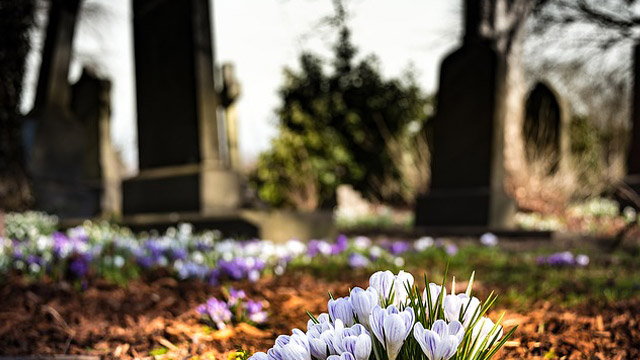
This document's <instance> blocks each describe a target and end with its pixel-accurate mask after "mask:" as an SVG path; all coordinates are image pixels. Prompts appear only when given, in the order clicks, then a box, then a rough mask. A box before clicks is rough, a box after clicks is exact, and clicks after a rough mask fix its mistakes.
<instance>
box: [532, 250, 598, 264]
mask: <svg viewBox="0 0 640 360" xmlns="http://www.w3.org/2000/svg"><path fill="white" fill-rule="evenodd" d="M536 262H537V263H538V265H548V266H556V267H563V266H577V267H584V266H587V265H589V256H587V255H584V254H578V255H573V253H571V252H570V251H562V252H557V253H554V254H551V255H548V256H538V258H537V259H536Z"/></svg>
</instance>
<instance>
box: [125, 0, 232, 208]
mask: <svg viewBox="0 0 640 360" xmlns="http://www.w3.org/2000/svg"><path fill="white" fill-rule="evenodd" d="M209 10H210V9H209V1H208V0H166V1H147V0H134V1H133V32H134V53H135V68H136V94H137V105H138V106H137V110H138V120H137V125H138V157H139V168H140V173H139V175H138V176H136V177H134V178H132V179H129V180H126V181H125V182H123V213H124V214H140V213H170V212H199V213H208V212H216V211H217V210H220V209H233V208H235V207H237V206H238V205H239V204H240V202H241V197H240V187H239V181H238V176H237V175H236V174H235V173H233V172H231V171H229V169H228V168H226V167H225V164H224V161H223V159H222V157H221V151H220V150H221V149H220V141H219V138H220V137H219V129H220V128H221V126H220V124H219V120H218V116H217V111H218V107H219V101H218V100H219V99H218V95H217V93H216V87H215V84H214V76H213V70H214V56H213V46H212V38H211V20H210V11H209Z"/></svg>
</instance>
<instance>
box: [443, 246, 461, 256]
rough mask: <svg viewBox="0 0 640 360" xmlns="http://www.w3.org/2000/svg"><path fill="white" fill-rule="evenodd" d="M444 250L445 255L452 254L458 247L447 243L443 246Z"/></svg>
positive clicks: (456, 251)
mask: <svg viewBox="0 0 640 360" xmlns="http://www.w3.org/2000/svg"><path fill="white" fill-rule="evenodd" d="M444 251H445V252H446V253H447V255H449V256H454V255H455V254H457V253H458V247H457V246H456V245H455V244H447V245H446V246H445V247H444Z"/></svg>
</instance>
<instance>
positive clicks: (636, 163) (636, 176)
mask: <svg viewBox="0 0 640 360" xmlns="http://www.w3.org/2000/svg"><path fill="white" fill-rule="evenodd" d="M631 96H632V98H631V138H630V144H629V150H628V153H627V164H626V165H627V175H626V176H625V179H624V182H625V183H626V184H627V185H628V186H629V187H630V188H631V190H633V191H634V192H635V193H636V194H640V43H639V44H636V45H635V46H634V48H633V88H632V95H631ZM631 196H633V194H631ZM627 197H628V195H627V196H623V199H621V200H622V201H623V202H624V205H632V202H630V201H629V199H625V198H627ZM636 206H637V205H636Z"/></svg>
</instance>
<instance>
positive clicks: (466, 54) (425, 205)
mask: <svg viewBox="0 0 640 360" xmlns="http://www.w3.org/2000/svg"><path fill="white" fill-rule="evenodd" d="M482 3H483V2H482V1H473V0H467V1H465V29H466V30H465V31H466V33H465V36H464V40H463V44H462V46H461V47H460V48H459V49H458V50H456V51H454V52H453V53H452V54H450V55H449V56H447V58H445V60H444V61H443V63H442V67H441V71H440V88H439V91H438V104H437V113H436V116H435V119H434V121H433V124H432V125H431V129H430V132H431V134H430V143H431V145H432V146H431V151H432V156H431V187H430V191H429V192H428V194H426V195H423V196H419V197H418V199H417V201H416V218H415V225H416V226H417V227H451V226H456V227H460V226H462V227H493V228H502V227H508V226H510V225H511V221H512V220H511V219H512V215H513V213H514V210H515V206H514V204H513V201H512V200H511V199H510V198H509V197H508V196H507V195H506V193H505V190H504V173H505V171H504V154H503V151H504V122H505V119H504V117H505V97H506V94H505V91H506V90H505V81H506V79H505V69H506V66H505V65H506V64H505V61H506V60H505V58H504V57H503V56H501V55H500V54H499V53H498V52H497V51H496V50H495V48H494V45H495V44H494V43H493V42H492V39H491V38H488V37H486V36H484V35H482V34H483V32H482V29H481V26H483V25H484V20H485V18H486V16H487V15H486V14H485V13H484V12H485V11H486V6H482Z"/></svg>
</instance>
